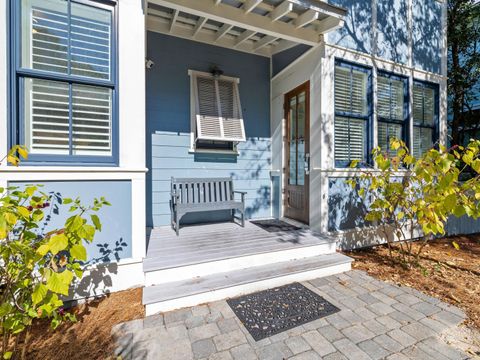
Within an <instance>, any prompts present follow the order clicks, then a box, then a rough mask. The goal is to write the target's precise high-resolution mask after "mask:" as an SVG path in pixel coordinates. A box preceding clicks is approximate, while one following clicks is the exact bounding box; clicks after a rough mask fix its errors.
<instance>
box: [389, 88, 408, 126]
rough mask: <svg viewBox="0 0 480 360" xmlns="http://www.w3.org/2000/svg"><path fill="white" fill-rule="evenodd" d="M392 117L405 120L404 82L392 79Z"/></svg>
mask: <svg viewBox="0 0 480 360" xmlns="http://www.w3.org/2000/svg"><path fill="white" fill-rule="evenodd" d="M390 82H391V99H392V115H391V116H392V119H394V120H402V121H403V120H404V118H405V117H404V114H403V113H404V100H405V97H404V82H403V81H402V80H395V79H391V80H390Z"/></svg>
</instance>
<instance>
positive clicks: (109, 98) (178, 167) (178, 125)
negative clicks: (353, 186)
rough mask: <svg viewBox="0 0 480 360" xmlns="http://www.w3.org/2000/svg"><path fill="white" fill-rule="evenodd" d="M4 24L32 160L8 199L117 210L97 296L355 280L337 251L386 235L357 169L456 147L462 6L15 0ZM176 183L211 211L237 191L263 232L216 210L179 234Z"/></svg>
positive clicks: (176, 297)
mask: <svg viewBox="0 0 480 360" xmlns="http://www.w3.org/2000/svg"><path fill="white" fill-rule="evenodd" d="M0 19H1V20H0V25H1V26H0V47H1V48H2V49H4V51H2V52H0V54H1V55H0V68H1V69H2V70H1V72H0V74H1V75H0V85H1V86H0V99H2V100H1V101H3V104H2V106H1V107H0V109H1V111H0V139H2V142H1V143H2V144H3V145H2V147H1V148H0V157H3V155H4V154H5V153H6V152H7V150H8V148H9V146H12V145H14V144H25V145H26V146H27V147H28V148H29V151H30V157H29V159H28V160H27V161H25V162H24V163H22V165H21V166H20V167H18V168H12V167H9V166H7V165H6V164H2V165H1V167H0V186H3V185H5V184H15V185H23V184H27V183H32V182H35V183H42V184H44V186H45V187H44V189H45V190H46V191H51V192H52V193H55V194H56V196H57V197H58V198H59V199H61V198H62V197H65V196H66V197H70V196H79V197H81V198H82V199H83V200H84V201H85V202H88V201H90V200H91V199H92V198H93V197H96V196H105V197H106V198H107V199H108V200H109V201H110V202H111V203H112V206H111V207H110V208H107V209H104V210H102V212H101V213H100V217H101V219H102V222H103V224H104V229H103V231H102V233H101V234H99V236H98V237H97V238H96V240H95V242H94V244H92V246H91V247H90V248H89V256H90V259H91V261H90V264H89V267H88V269H89V275H88V278H87V279H86V280H85V284H78V286H77V294H78V296H88V295H92V294H96V293H102V292H105V291H116V290H120V289H125V288H129V287H133V286H146V287H145V292H144V303H145V304H146V305H147V313H154V312H157V311H165V310H170V309H173V308H176V307H181V306H187V305H194V304H197V303H201V302H205V301H210V300H214V299H218V298H222V297H228V296H233V295H236V294H239V293H243V292H248V291H253V290H255V289H261V288H265V287H270V286H275V285H279V284H282V283H286V282H289V281H296V280H306V279H308V278H312V277H318V276H322V275H329V274H333V273H335V272H340V271H345V270H348V269H349V268H350V260H349V259H348V258H346V257H344V256H343V255H341V254H339V253H336V249H337V248H353V247H359V246H365V245H369V244H373V243H376V242H379V241H382V239H381V237H380V235H379V234H378V232H377V230H376V229H375V228H372V227H371V226H367V225H366V224H364V223H363V220H362V219H363V214H364V208H365V204H362V202H361V201H360V199H359V198H358V197H356V195H355V194H354V193H352V192H351V190H350V188H349V186H347V185H346V183H345V181H346V180H347V179H348V178H349V177H350V176H352V175H354V174H355V170H351V169H349V168H348V164H349V163H350V162H351V161H352V160H361V161H365V162H368V161H370V159H369V154H370V152H371V150H372V148H373V147H375V146H377V145H379V146H382V147H388V143H389V138H390V137H393V136H395V137H398V138H401V139H403V140H404V141H406V142H407V143H408V144H409V146H410V148H411V150H412V152H413V153H414V154H416V155H419V154H421V153H422V152H424V151H425V150H427V149H429V148H430V147H432V146H433V144H434V143H436V142H438V141H440V142H445V140H446V131H447V129H446V113H447V109H446V59H447V56H446V30H445V29H446V1H445V0H372V1H365V0H329V1H320V0H144V1H139V0H18V1H17V0H7V1H3V2H2V4H1V5H0ZM172 178H174V179H185V178H188V179H190V182H191V183H195V184H197V185H194V186H200V187H201V188H202V189H204V190H198V191H200V193H201V194H202V195H201V197H202V199H203V200H204V201H205V199H207V198H206V196H207V195H205V192H201V191H206V190H205V189H206V188H205V187H204V186H205V185H198V184H200V183H201V182H202V181H205V179H210V182H211V183H212V184H213V183H215V182H219V181H220V180H219V179H223V180H222V181H225V179H227V178H231V179H232V183H231V184H233V185H232V186H233V187H234V189H235V190H238V191H240V192H242V193H244V195H243V196H244V198H245V203H244V209H243V210H244V214H245V216H246V218H247V219H249V220H253V221H254V222H251V221H247V222H246V224H245V226H244V227H242V226H241V225H239V224H237V223H232V221H231V220H232V212H231V210H215V211H212V209H214V207H211V208H208V209H206V210H209V211H201V212H195V213H187V214H186V215H185V216H183V217H182V218H181V219H180V226H181V228H180V232H179V236H178V237H177V236H176V234H175V232H174V231H173V230H172V229H171V225H172V216H173V217H174V216H175V214H174V213H172V211H174V206H173V205H172V204H173V203H174V202H175V196H177V195H178V194H177V195H175V193H174V194H173V197H172V181H174V180H172ZM192 179H194V180H192ZM195 179H197V180H195ZM179 181H182V180H179ZM195 181H197V182H195ZM202 186H203V187H202ZM208 186H213V185H208ZM222 186H223V185H222ZM228 186H230V185H228ZM200 187H199V188H198V189H200ZM209 189H213V187H209ZM216 189H218V188H216ZM229 189H230V188H229ZM209 191H210V190H209ZM211 191H213V190H211ZM235 196H237V197H236V198H235V199H234V200H232V201H236V202H238V201H240V197H239V196H240V195H239V194H236V195H235ZM215 199H216V200H215V201H218V198H215ZM200 202H202V201H200ZM65 212H66V209H65V208H64V207H63V206H62V205H61V204H59V208H58V214H54V216H53V218H52V224H51V226H56V225H57V226H58V224H61V221H62V220H63V219H64V216H65ZM274 219H280V220H281V221H274ZM256 220H263V221H262V222H257V223H255V221H256ZM239 270H243V271H239ZM198 277H200V279H201V280H202V281H199V279H198ZM193 278H196V279H195V280H193ZM225 279H228V280H225ZM92 281H93V284H94V286H92V285H91V284H92ZM202 284H204V285H202ZM87 285H88V286H87Z"/></svg>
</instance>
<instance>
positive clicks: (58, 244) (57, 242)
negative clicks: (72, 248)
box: [48, 234, 68, 255]
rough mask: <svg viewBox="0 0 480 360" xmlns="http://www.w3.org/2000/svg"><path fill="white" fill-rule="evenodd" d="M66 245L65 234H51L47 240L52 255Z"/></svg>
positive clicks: (63, 248)
mask: <svg viewBox="0 0 480 360" xmlns="http://www.w3.org/2000/svg"><path fill="white" fill-rule="evenodd" d="M67 246H68V239H67V237H66V236H65V234H57V235H53V236H52V237H51V238H50V240H49V242H48V247H49V248H50V251H51V252H52V254H53V255H56V254H58V252H60V251H62V250H65V248H66V247H67Z"/></svg>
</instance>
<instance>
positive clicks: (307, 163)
mask: <svg viewBox="0 0 480 360" xmlns="http://www.w3.org/2000/svg"><path fill="white" fill-rule="evenodd" d="M305 174H306V175H309V174H310V154H309V153H306V154H305Z"/></svg>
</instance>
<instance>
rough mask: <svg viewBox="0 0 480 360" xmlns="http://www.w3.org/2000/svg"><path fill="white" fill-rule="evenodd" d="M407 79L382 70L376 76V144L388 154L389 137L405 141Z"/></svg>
mask: <svg viewBox="0 0 480 360" xmlns="http://www.w3.org/2000/svg"><path fill="white" fill-rule="evenodd" d="M407 81H408V80H407V79H406V78H404V77H400V76H396V75H392V74H387V73H382V72H379V73H378V77H377V117H378V125H377V129H378V132H377V137H378V146H379V147H380V148H381V149H382V150H383V151H386V152H387V153H389V154H390V152H391V150H390V139H392V138H396V139H399V140H403V141H404V142H406V141H407V136H406V134H407V131H406V129H407V111H406V107H405V103H406V101H405V99H406V98H407V94H408V92H407V88H408V82H407Z"/></svg>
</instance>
